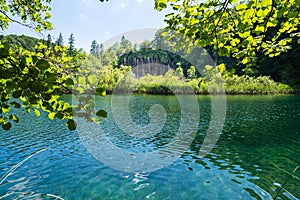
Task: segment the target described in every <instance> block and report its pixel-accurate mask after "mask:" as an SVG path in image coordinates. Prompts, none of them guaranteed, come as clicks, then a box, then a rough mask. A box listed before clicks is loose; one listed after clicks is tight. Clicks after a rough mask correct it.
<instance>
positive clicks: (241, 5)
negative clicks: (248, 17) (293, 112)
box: [235, 3, 247, 10]
mask: <svg viewBox="0 0 300 200" xmlns="http://www.w3.org/2000/svg"><path fill="white" fill-rule="evenodd" d="M246 8H247V4H244V3H242V4H238V5H236V7H235V9H236V10H244V9H246Z"/></svg>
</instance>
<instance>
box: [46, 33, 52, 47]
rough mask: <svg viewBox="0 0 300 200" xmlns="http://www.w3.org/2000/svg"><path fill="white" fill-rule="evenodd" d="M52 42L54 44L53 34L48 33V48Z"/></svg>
mask: <svg viewBox="0 0 300 200" xmlns="http://www.w3.org/2000/svg"><path fill="white" fill-rule="evenodd" d="M51 44H52V38H51V35H50V34H48V36H47V46H48V48H50V47H51Z"/></svg>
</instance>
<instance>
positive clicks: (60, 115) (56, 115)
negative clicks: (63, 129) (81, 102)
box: [55, 112, 64, 119]
mask: <svg viewBox="0 0 300 200" xmlns="http://www.w3.org/2000/svg"><path fill="white" fill-rule="evenodd" d="M55 117H57V118H59V119H62V118H64V115H63V114H62V113H61V112H58V113H56V114H55Z"/></svg>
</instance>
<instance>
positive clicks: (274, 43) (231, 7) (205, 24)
mask: <svg viewBox="0 0 300 200" xmlns="http://www.w3.org/2000/svg"><path fill="white" fill-rule="evenodd" d="M167 5H170V7H171V8H172V10H173V11H174V12H172V13H170V14H168V15H167V16H166V22H167V23H168V27H169V28H170V29H172V30H176V31H177V32H179V33H182V34H184V35H186V36H187V37H189V38H192V39H193V42H194V43H197V44H200V45H201V46H213V49H214V51H215V52H216V53H217V54H218V55H225V56H233V57H235V58H238V59H240V60H241V64H244V65H251V64H253V63H254V61H255V60H256V59H257V56H258V54H260V53H263V54H264V55H268V56H269V57H276V56H279V55H280V54H281V53H282V52H286V51H287V50H288V49H290V48H291V43H292V42H293V40H297V42H298V43H299V41H300V40H299V37H300V32H299V20H300V14H299V10H300V1H299V0H292V1H288V0H261V1H259V0H248V1H237V0H223V1H217V0H207V1H205V2H202V1H195V0H183V1H180V0H156V2H155V7H156V9H157V10H162V9H164V8H166V7H167ZM185 42H186V41H182V44H181V45H190V46H191V45H193V44H186V43H185Z"/></svg>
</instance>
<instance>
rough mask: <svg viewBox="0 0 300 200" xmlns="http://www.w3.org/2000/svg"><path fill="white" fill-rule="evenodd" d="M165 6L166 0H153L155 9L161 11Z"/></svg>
mask: <svg viewBox="0 0 300 200" xmlns="http://www.w3.org/2000/svg"><path fill="white" fill-rule="evenodd" d="M166 7H167V0H156V1H155V9H157V10H158V11H161V10H162V9H163V8H166Z"/></svg>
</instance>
